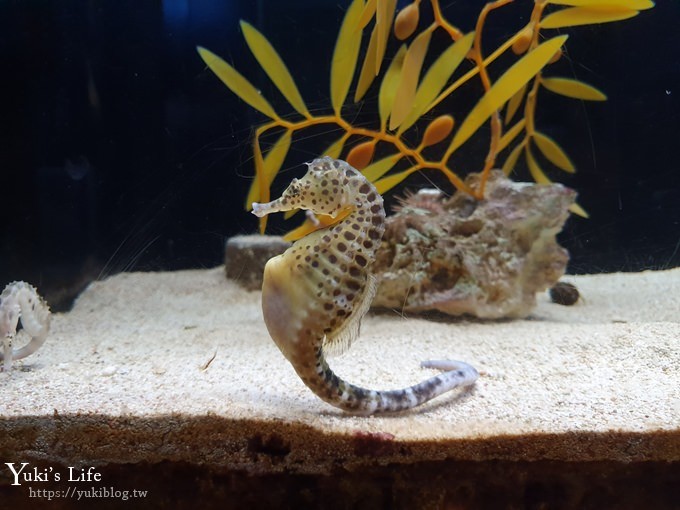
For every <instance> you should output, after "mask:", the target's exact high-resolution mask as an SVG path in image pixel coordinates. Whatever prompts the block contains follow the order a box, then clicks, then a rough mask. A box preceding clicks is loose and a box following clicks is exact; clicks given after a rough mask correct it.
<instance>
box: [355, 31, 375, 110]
mask: <svg viewBox="0 0 680 510" xmlns="http://www.w3.org/2000/svg"><path fill="white" fill-rule="evenodd" d="M377 47H378V25H374V26H373V31H372V32H371V39H370V40H369V41H368V49H367V50H366V56H365V57H364V62H363V64H361V71H360V72H359V81H358V82H357V88H356V89H355V90H354V102H355V103H356V102H357V101H360V100H361V98H362V97H364V94H366V91H367V90H368V89H369V87H370V86H371V83H373V80H374V79H375V59H376V54H377V50H376V49H377Z"/></svg>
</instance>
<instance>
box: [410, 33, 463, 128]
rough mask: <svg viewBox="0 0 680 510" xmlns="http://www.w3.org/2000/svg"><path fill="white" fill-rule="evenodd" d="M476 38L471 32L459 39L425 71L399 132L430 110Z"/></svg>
mask: <svg viewBox="0 0 680 510" xmlns="http://www.w3.org/2000/svg"><path fill="white" fill-rule="evenodd" d="M474 38H475V33H474V32H470V33H469V34H467V35H465V37H462V38H460V39H458V41H456V42H455V43H453V44H452V45H451V46H449V48H447V49H446V50H445V51H444V52H443V53H442V54H441V55H440V56H439V58H437V60H435V62H434V63H433V64H432V65H431V66H430V68H429V69H428V70H427V72H426V73H425V77H424V78H423V79H422V81H421V82H420V84H419V85H418V89H417V91H416V93H415V97H414V98H413V104H412V106H411V111H410V112H409V114H408V115H407V117H406V119H405V120H404V121H403V122H402V123H401V125H400V126H399V130H398V133H403V132H404V131H406V130H407V129H408V128H410V127H411V126H412V125H413V124H414V123H415V122H416V121H417V120H418V119H419V118H420V117H422V115H423V114H424V113H425V112H427V111H428V108H429V106H430V104H431V103H432V101H434V99H435V98H436V97H437V96H438V95H439V93H440V92H441V91H442V89H443V88H444V86H445V85H446V82H447V81H449V79H450V78H451V75H453V73H454V72H455V71H456V69H458V66H459V65H460V64H461V62H463V59H464V58H465V55H467V53H468V52H469V51H470V48H471V47H472V42H473V41H474Z"/></svg>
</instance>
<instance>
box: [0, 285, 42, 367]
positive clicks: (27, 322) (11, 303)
mask: <svg viewBox="0 0 680 510" xmlns="http://www.w3.org/2000/svg"><path fill="white" fill-rule="evenodd" d="M19 319H21V326H22V327H23V331H25V332H26V333H27V334H28V335H29V336H30V337H31V340H30V341H29V342H28V343H27V344H26V345H24V346H23V347H22V348H21V349H18V350H16V351H15V350H13V347H12V344H13V342H14V337H15V336H16V331H17V325H18V323H19ZM50 320H51V317H50V308H49V306H47V303H45V301H44V300H43V299H42V298H41V297H40V295H39V294H38V291H37V290H36V289H35V287H33V286H32V285H29V284H28V283H26V282H12V283H10V284H8V285H7V286H6V287H5V289H4V290H3V291H2V294H0V338H1V339H2V347H3V349H2V350H3V351H4V353H3V352H0V361H2V360H4V370H5V372H9V371H10V369H11V368H12V360H13V359H21V358H25V357H26V356H28V355H30V354H33V353H34V352H35V351H37V350H38V349H39V348H40V347H41V346H42V345H43V344H44V343H45V340H46V339H47V334H48V333H49V330H50Z"/></svg>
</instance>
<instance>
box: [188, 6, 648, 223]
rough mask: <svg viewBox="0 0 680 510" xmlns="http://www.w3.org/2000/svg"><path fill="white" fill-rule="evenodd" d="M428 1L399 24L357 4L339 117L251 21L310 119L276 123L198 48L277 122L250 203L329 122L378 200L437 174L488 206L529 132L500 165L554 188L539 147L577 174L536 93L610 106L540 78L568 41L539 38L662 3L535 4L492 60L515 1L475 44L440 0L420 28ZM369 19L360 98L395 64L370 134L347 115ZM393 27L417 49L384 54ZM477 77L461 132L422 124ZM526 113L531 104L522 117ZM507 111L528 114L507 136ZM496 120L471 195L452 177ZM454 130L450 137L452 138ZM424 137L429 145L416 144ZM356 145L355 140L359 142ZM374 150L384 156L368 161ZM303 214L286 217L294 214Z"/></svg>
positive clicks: (250, 33) (267, 60)
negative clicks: (301, 139)
mask: <svg viewBox="0 0 680 510" xmlns="http://www.w3.org/2000/svg"><path fill="white" fill-rule="evenodd" d="M420 2H421V0H411V3H410V4H408V5H406V6H405V7H404V8H403V9H402V10H401V11H400V13H399V16H397V19H396V21H394V10H395V8H396V0H367V1H366V0H352V1H351V3H350V6H349V8H348V9H347V12H346V13H345V16H344V18H343V22H342V25H341V27H340V30H339V33H338V38H337V40H336V45H335V49H334V53H333V59H332V62H331V76H330V91H331V94H330V95H331V106H332V110H333V112H332V114H317V113H316V112H315V113H314V114H312V113H310V112H309V110H308V109H307V107H306V105H305V103H304V101H303V99H302V97H301V95H300V93H299V91H298V89H297V86H296V85H295V81H294V80H293V77H292V76H291V75H290V73H289V71H288V69H287V68H286V66H285V64H284V63H283V61H282V59H281V57H280V56H279V54H278V53H277V52H276V50H275V49H274V48H273V47H272V45H271V44H270V43H269V42H268V40H267V39H266V38H265V36H264V35H263V34H261V33H260V32H259V31H258V30H256V29H255V28H254V27H252V26H251V25H250V24H248V23H246V22H242V25H241V26H242V29H243V34H244V38H245V39H246V43H247V44H248V46H249V48H250V49H251V51H252V53H253V55H254V57H255V59H256V60H257V61H258V63H259V64H260V66H261V67H262V69H263V70H264V71H265V73H266V74H267V75H268V76H269V78H270V79H271V80H272V82H273V83H274V84H275V85H276V87H277V88H278V89H279V91H280V92H281V93H282V95H283V96H284V97H285V98H286V99H287V101H288V102H289V103H290V104H291V106H292V107H293V108H294V109H295V110H296V111H297V112H298V113H300V114H301V115H302V116H303V118H302V119H297V120H295V119H292V120H289V119H285V120H284V119H282V118H281V117H279V116H278V114H277V113H276V112H275V111H274V109H273V108H272V107H271V105H270V104H269V103H268V102H267V100H266V99H265V98H264V97H262V95H261V94H260V92H259V90H257V89H256V88H255V87H254V86H253V85H252V84H251V83H250V82H249V81H248V80H247V79H246V78H244V77H243V76H242V75H241V74H239V73H238V72H237V71H236V70H235V69H234V68H233V67H232V66H231V65H229V64H227V63H226V62H224V61H223V60H222V59H220V58H219V57H217V56H216V55H214V54H213V53H211V52H210V51H209V50H206V49H204V48H200V47H199V48H197V49H198V52H199V54H200V56H201V58H202V59H203V60H204V61H205V63H206V64H207V65H208V67H209V68H210V69H211V70H212V71H213V72H214V73H215V74H216V75H217V76H218V77H219V78H220V79H221V80H222V81H223V82H224V83H225V84H226V85H227V87H228V88H229V89H230V90H231V91H232V92H234V94H236V95H237V96H238V97H239V98H240V99H242V100H243V101H245V102H246V103H248V104H249V105H251V106H252V107H253V108H255V109H256V110H258V111H260V112H262V113H263V114H264V115H266V116H267V117H269V119H271V120H269V121H268V122H266V123H264V124H262V125H261V126H259V127H258V128H257V129H256V130H255V136H254V140H253V154H254V166H255V179H254V180H253V183H252V185H251V187H250V190H249V192H248V202H249V203H248V206H250V202H252V201H267V200H268V199H269V195H270V188H271V185H272V182H273V181H274V178H275V176H276V174H277V173H278V172H279V171H280V169H281V167H282V166H283V164H284V162H285V159H286V157H287V154H288V152H289V149H290V146H291V143H292V137H293V135H294V134H295V133H296V132H297V131H303V130H307V128H312V127H315V126H317V127H319V126H324V125H325V126H329V127H330V128H331V131H333V130H338V131H340V132H341V135H340V137H339V138H336V140H335V141H334V142H333V143H332V144H331V145H330V146H328V147H327V149H326V152H325V153H326V154H328V155H330V156H332V157H334V158H338V157H342V156H343V153H344V154H345V156H344V158H345V159H351V160H353V161H355V162H356V163H357V164H360V165H362V166H363V165H367V166H366V167H365V168H364V169H363V172H364V173H365V175H366V176H367V177H368V178H369V179H370V180H371V181H372V182H374V183H375V184H376V186H377V188H378V190H379V191H380V192H381V193H384V192H386V191H388V190H390V189H392V188H393V187H394V186H396V185H397V184H399V183H400V182H402V181H403V180H404V179H405V178H407V177H408V176H409V175H411V174H412V173H414V172H417V171H422V170H426V169H432V170H437V171H438V172H441V173H442V174H444V175H445V176H446V178H448V180H449V181H450V182H451V184H452V185H453V186H454V187H455V188H456V189H458V190H460V191H462V192H465V193H468V194H470V195H472V196H474V197H476V198H482V197H483V196H484V183H485V182H486V178H487V177H488V172H489V171H490V169H491V168H493V165H494V164H495V162H496V159H497V156H498V154H499V153H500V152H501V151H504V150H505V149H506V148H508V147H509V146H510V145H511V144H513V143H514V142H515V140H517V138H518V137H519V136H520V135H521V134H522V133H524V135H523V137H522V139H521V140H520V141H519V142H518V143H516V144H515V146H514V148H513V149H512V150H511V151H510V154H509V155H508V156H507V158H506V159H505V162H504V164H503V171H504V172H505V173H506V174H508V173H510V172H511V171H512V169H513V168H514V167H515V165H516V164H517V161H518V160H519V156H520V155H521V154H522V153H524V155H525V158H526V160H527V165H528V167H529V170H530V173H531V174H532V176H533V177H534V179H535V180H537V181H538V182H549V179H548V177H547V176H546V175H545V173H543V170H542V169H541V168H540V166H539V163H538V162H537V161H536V158H535V157H534V155H533V153H532V145H535V146H536V147H538V149H539V150H540V151H541V153H542V154H543V156H544V157H545V158H546V159H547V160H548V161H550V162H551V163H552V164H554V165H556V166H557V167H558V168H560V169H562V170H564V171H568V172H573V171H574V167H573V164H572V163H571V161H570V160H569V158H568V156H567V155H566V153H565V152H564V150H563V149H562V148H561V147H559V145H558V144H557V143H556V142H555V141H554V140H552V139H551V138H549V137H547V136H546V135H544V134H542V133H540V132H538V131H537V130H536V128H535V124H536V117H535V116H536V99H537V96H538V92H539V90H540V88H541V87H544V88H545V89H547V90H549V91H551V92H554V93H557V94H561V95H564V96H567V97H571V98H577V99H582V100H604V99H606V96H605V95H604V94H603V93H602V92H600V91H599V90H597V89H596V88H594V87H592V86H590V85H586V84H585V83H582V82H579V81H577V80H571V79H567V78H555V77H553V78H546V77H544V76H543V74H542V73H543V70H544V68H545V67H546V66H547V65H548V64H551V63H553V62H556V61H557V60H559V57H560V55H561V54H562V50H561V47H562V44H563V43H564V40H565V39H566V36H562V37H557V38H554V39H550V40H548V41H546V42H544V43H543V44H539V42H540V41H541V40H543V38H544V37H545V34H544V33H542V30H543V29H546V28H558V27H563V26H564V27H567V26H575V25H579V24H588V23H602V22H606V21H615V20H617V19H623V18H628V17H632V16H635V15H636V14H638V13H639V11H641V10H645V9H649V8H651V7H653V6H654V3H653V2H651V1H650V0H534V2H530V3H531V4H532V5H533V7H532V12H531V15H530V16H527V20H528V22H527V24H526V25H525V26H523V27H521V28H520V29H519V30H518V31H517V32H516V33H514V34H511V35H510V36H509V37H508V38H507V39H506V40H505V41H504V42H502V43H501V44H500V45H499V46H498V47H496V48H495V49H492V50H491V51H490V53H489V54H488V55H487V56H484V55H483V54H482V48H483V45H482V44H481V34H482V33H483V31H484V27H485V24H486V20H487V16H488V14H489V13H490V12H492V11H493V10H495V9H499V8H502V7H504V6H505V5H507V4H509V3H512V0H493V1H491V2H490V3H487V4H485V6H484V7H483V8H482V10H481V12H480V14H479V17H478V20H477V24H476V28H475V30H476V33H475V34H474V36H473V35H470V34H469V35H467V36H466V35H464V33H463V32H461V30H460V29H458V28H457V27H456V26H454V25H453V24H451V23H450V22H449V21H448V20H447V19H446V18H445V17H444V13H443V12H442V9H441V7H440V5H439V0H430V3H431V4H432V11H431V13H430V14H431V17H432V21H431V23H430V24H429V25H428V24H425V28H423V29H421V30H420V31H418V28H419V16H420V10H419V5H420ZM548 4H553V5H557V6H566V8H560V9H557V10H554V11H553V12H552V13H548V14H547V15H545V12H544V11H549V9H545V7H546V5H548ZM371 20H374V21H375V22H374V26H373V30H372V33H371V37H370V41H369V48H368V50H367V52H366V55H365V57H364V60H363V64H362V67H361V72H360V73H359V77H358V82H357V83H356V84H355V90H354V98H355V99H360V98H361V97H364V95H365V94H366V92H367V91H368V90H370V87H371V86H372V84H373V83H374V82H375V81H376V80H375V77H376V76H377V75H378V74H379V73H380V72H382V71H381V69H384V66H383V64H386V63H387V62H389V63H390V64H389V66H387V69H386V70H385V71H384V72H382V74H383V76H382V78H381V80H380V87H379V92H378V116H379V129H378V128H377V127H371V126H370V124H362V125H361V126H359V125H355V124H354V123H353V121H350V120H348V119H345V118H343V116H342V115H341V110H342V108H343V106H344V104H345V102H346V100H347V95H348V94H349V91H350V89H351V87H352V84H353V83H354V74H355V70H356V66H357V62H358V56H359V52H360V46H361V40H362V36H363V31H364V28H366V27H367V26H368V25H369V23H370V22H371ZM393 21H394V34H395V38H397V39H400V40H402V39H408V38H411V37H414V39H413V40H412V42H411V44H410V46H407V45H402V46H401V47H400V48H399V50H398V51H397V52H396V54H394V55H391V56H389V57H385V48H386V47H389V45H387V43H386V41H387V38H388V37H389V33H390V27H391V26H392V22H393ZM436 30H441V31H444V32H446V33H447V34H448V36H449V37H450V38H451V40H452V41H455V42H454V43H453V44H452V45H451V46H450V47H449V48H448V49H446V50H445V52H444V53H443V54H441V53H440V54H439V55H432V54H428V52H430V53H431V48H430V45H429V42H430V38H431V34H432V33H433V32H434V31H436ZM470 40H472V43H471V46H470V45H469V42H470ZM509 50H512V52H510V51H509ZM511 53H514V55H515V56H517V58H518V60H516V62H515V64H514V65H512V66H511V67H510V68H508V69H505V68H502V69H500V71H499V72H495V73H494V77H495V76H499V77H498V78H497V79H496V78H493V79H492V77H491V74H490V73H489V67H490V66H491V64H494V63H497V62H498V61H499V59H500V58H501V57H504V56H505V55H508V56H510V57H511V58H515V57H514V56H513V55H512V54H511ZM464 56H466V57H468V59H469V61H470V62H471V63H472V68H471V69H470V70H469V71H467V72H465V73H461V74H462V75H459V76H458V77H455V73H456V70H457V69H456V68H459V67H460V62H462V60H463V58H464ZM504 58H505V57H504ZM426 59H427V60H428V61H433V62H434V63H433V64H432V65H430V68H429V69H428V71H427V73H425V74H424V77H422V79H421V76H420V75H421V69H422V67H423V62H424V61H425V60H426ZM504 70H505V72H503V71H504ZM476 78H479V80H480V81H481V85H482V87H483V90H484V92H483V94H482V97H481V98H480V99H479V100H478V102H477V104H476V105H475V106H474V107H473V108H472V109H471V110H470V111H469V112H468V114H467V116H466V117H465V118H464V121H463V123H462V124H460V126H459V128H458V129H457V130H455V131H454V125H455V122H454V119H453V116H451V115H450V114H449V113H447V112H446V111H444V112H433V114H432V116H428V117H427V118H425V117H426V113H427V112H429V111H432V110H433V109H434V108H435V107H436V106H438V105H439V104H441V103H442V102H443V101H444V100H447V99H451V98H453V97H455V96H452V94H453V92H455V91H456V90H458V88H460V87H462V86H463V85H466V86H468V87H469V85H468V84H470V83H472V82H473V80H474V79H476ZM494 79H495V81H494ZM449 81H452V83H449ZM442 87H444V89H443V90H442ZM434 96H436V97H434ZM433 97H434V98H433ZM523 104H524V107H523V108H521V107H522V105H523ZM504 105H506V107H505V108H506V109H505V124H506V125H509V124H511V123H512V121H513V119H514V118H515V117H516V116H517V114H518V112H520V111H523V115H522V116H521V117H520V118H519V120H517V121H516V122H515V123H514V124H513V125H512V127H511V128H510V129H509V130H508V131H507V132H506V133H505V134H503V124H502V123H501V122H500V114H499V112H500V110H501V108H503V107H504ZM490 117H491V123H490V129H491V137H490V143H489V151H488V153H487V156H486V158H485V160H484V167H483V170H482V177H481V180H480V184H479V185H478V186H476V187H475V188H474V189H473V188H471V187H470V186H469V185H467V184H466V183H465V182H464V181H463V180H462V179H461V178H460V177H459V176H458V174H457V173H454V171H453V170H452V169H451V167H450V157H451V155H452V154H453V152H455V150H456V149H457V148H458V147H460V146H461V145H462V144H463V143H465V142H466V141H467V140H468V139H469V138H470V137H471V136H472V135H473V134H474V133H476V132H477V131H478V130H479V128H480V127H481V126H482V125H483V124H484V123H485V121H486V120H488V119H489V118H490ZM388 123H389V130H388ZM412 126H416V128H417V131H415V130H414V136H409V137H408V139H407V138H405V137H403V134H404V133H405V132H406V130H408V129H410V128H411V127H412ZM270 130H280V132H281V134H280V135H279V137H278V138H277V140H276V142H275V143H274V144H273V145H272V146H271V148H270V149H269V150H268V151H267V152H266V154H265V155H264V157H263V153H262V151H261V146H260V138H261V137H262V136H263V135H264V134H265V133H268V132H269V131H270ZM452 132H453V136H452V139H450V138H451V133H452ZM420 133H422V136H418V135H419V134H420ZM354 138H357V140H356V142H355V141H354ZM414 138H416V139H418V138H419V139H420V143H419V144H418V145H417V146H413V145H412V144H413V139H414ZM350 139H352V147H351V149H350V150H349V151H348V148H347V147H346V145H348V141H349V140H350ZM443 142H446V143H447V149H446V151H441V150H438V151H435V150H433V149H427V147H431V146H434V144H438V143H443ZM377 148H379V152H380V158H381V159H379V160H378V161H376V162H374V163H373V164H368V163H369V162H370V160H371V159H372V158H373V157H374V155H375V154H374V153H375V152H376V151H377ZM322 154H323V153H321V154H318V155H322ZM435 154H436V155H437V156H436V157H435V158H434V159H429V157H428V156H429V155H435ZM402 160H407V161H408V162H409V164H410V165H411V166H409V167H408V168H407V169H406V170H401V171H394V168H395V166H396V165H397V163H399V162H401V161H402ZM465 164H468V163H465ZM571 210H572V212H574V213H576V214H580V215H583V216H586V217H587V214H586V213H585V211H584V210H583V209H582V208H581V207H580V206H579V205H577V204H576V205H574V206H573V207H572V208H571ZM294 213H295V212H294V211H292V212H288V213H286V217H289V216H291V215H292V214H294ZM319 221H321V222H322V224H324V222H326V221H330V220H327V219H323V218H321V219H320V220H319ZM265 222H266V218H264V219H262V220H261V222H260V228H261V231H264V228H265V224H266V223H265ZM316 228H318V227H317V226H316V222H311V221H307V222H305V224H304V225H303V227H302V230H299V229H298V231H297V235H298V236H299V235H302V234H304V233H305V232H310V231H312V230H315V229H316Z"/></svg>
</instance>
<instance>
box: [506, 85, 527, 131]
mask: <svg viewBox="0 0 680 510" xmlns="http://www.w3.org/2000/svg"><path fill="white" fill-rule="evenodd" d="M526 92H527V86H526V84H525V85H524V86H523V87H522V88H521V89H519V90H518V91H517V92H515V94H514V95H513V96H512V97H511V98H510V101H508V107H507V108H506V110H505V124H506V125H508V124H510V121H511V120H512V118H513V117H514V116H515V113H517V110H519V107H520V105H521V104H522V99H524V95H525V94H526Z"/></svg>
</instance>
